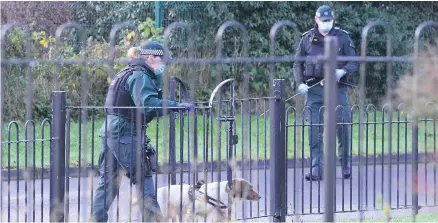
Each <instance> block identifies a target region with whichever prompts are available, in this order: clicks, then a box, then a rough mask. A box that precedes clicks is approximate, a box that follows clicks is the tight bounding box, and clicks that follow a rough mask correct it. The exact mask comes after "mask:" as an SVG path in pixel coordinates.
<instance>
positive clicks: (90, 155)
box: [2, 112, 436, 168]
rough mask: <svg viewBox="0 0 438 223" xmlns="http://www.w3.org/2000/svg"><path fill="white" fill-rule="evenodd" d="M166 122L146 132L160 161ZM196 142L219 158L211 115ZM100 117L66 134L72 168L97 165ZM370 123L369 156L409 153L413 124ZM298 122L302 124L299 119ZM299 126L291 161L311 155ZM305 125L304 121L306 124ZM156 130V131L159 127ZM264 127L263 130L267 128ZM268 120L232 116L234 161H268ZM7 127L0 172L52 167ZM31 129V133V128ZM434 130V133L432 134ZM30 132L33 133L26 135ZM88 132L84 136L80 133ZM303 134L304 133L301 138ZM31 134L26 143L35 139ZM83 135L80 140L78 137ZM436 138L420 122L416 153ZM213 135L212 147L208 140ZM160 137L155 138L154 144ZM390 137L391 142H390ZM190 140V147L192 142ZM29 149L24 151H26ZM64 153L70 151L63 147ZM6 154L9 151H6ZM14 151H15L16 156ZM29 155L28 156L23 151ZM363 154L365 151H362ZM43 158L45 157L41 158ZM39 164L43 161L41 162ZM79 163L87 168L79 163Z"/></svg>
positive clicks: (43, 149) (38, 148) (291, 142)
mask: <svg viewBox="0 0 438 223" xmlns="http://www.w3.org/2000/svg"><path fill="white" fill-rule="evenodd" d="M293 116H294V115H292V114H289V118H288V123H289V125H293V124H294V118H293ZM353 117H354V122H356V124H354V123H353V125H352V130H353V131H352V143H353V144H352V145H353V148H352V149H353V154H358V153H359V151H358V147H359V125H358V124H357V122H358V114H354V115H353ZM189 119H190V122H191V121H192V119H193V117H191V116H190V118H189V117H188V116H184V126H183V128H182V130H183V131H182V134H183V135H182V134H181V133H180V126H181V122H180V121H181V119H180V118H178V119H177V120H176V157H177V161H178V162H179V161H180V160H181V156H182V159H183V160H184V161H187V159H188V155H189V153H190V157H193V153H194V152H193V146H190V148H191V149H190V150H188V149H187V148H188V143H189V136H188V134H189V131H188V127H187V126H188V123H189ZM168 120H169V119H168V118H167V117H164V118H163V119H160V120H159V121H158V122H157V121H155V120H154V121H152V122H151V123H150V126H149V128H148V130H147V131H148V135H149V136H150V137H151V138H152V142H153V144H154V145H155V146H156V147H157V150H158V159H159V161H160V162H166V161H167V160H168V156H169V149H168V148H169V127H168V126H169V124H168V123H169V121H168ZM197 120H198V123H197V140H198V160H199V161H200V162H202V160H203V156H204V150H208V160H209V161H211V160H212V159H214V160H218V159H219V156H218V155H219V152H218V151H219V147H218V145H219V143H218V125H217V121H216V117H214V118H213V131H212V130H211V128H210V129H209V130H208V135H207V128H208V126H210V127H211V125H210V123H209V125H208V126H205V124H206V123H208V122H209V121H210V119H209V117H207V116H201V115H199V116H198V117H197ZM403 120H404V117H402V118H401V121H403ZM103 121H104V120H103V119H97V120H94V122H91V121H88V122H87V123H86V124H85V123H81V128H80V127H79V126H80V124H79V123H78V122H71V123H70V130H69V133H68V134H67V136H68V137H69V140H70V146H69V151H70V165H72V166H76V165H78V162H79V160H83V161H85V162H86V163H89V164H91V160H92V159H93V160H94V165H96V164H97V162H98V158H99V153H100V150H101V142H100V138H99V136H98V134H99V129H100V127H101V126H102V123H103ZM368 121H369V124H368V130H366V125H363V127H364V137H366V135H365V134H366V131H368V137H367V138H368V140H365V141H364V140H361V141H362V142H364V144H363V145H364V148H363V149H364V150H365V149H366V148H368V154H369V155H374V153H375V154H382V153H384V154H387V153H389V151H388V150H389V143H392V153H393V154H397V151H399V152H400V154H404V153H410V152H411V145H412V126H411V124H410V123H407V124H406V123H393V124H392V137H389V124H388V121H389V120H388V114H385V122H386V123H385V125H382V113H381V112H377V113H376V118H375V119H374V115H370V118H369V120H368ZM393 121H394V122H396V121H397V114H396V113H394V115H393ZM300 122H301V121H300ZM296 124H297V126H295V127H294V126H289V127H288V129H287V136H288V138H287V156H288V158H293V157H294V151H297V152H296V153H297V154H296V156H297V157H300V156H301V154H302V153H301V152H302V150H301V148H302V145H304V147H303V148H304V151H303V152H304V156H305V157H308V156H309V155H310V151H309V148H308V139H307V134H308V126H304V127H303V126H299V125H300V124H301V123H296ZM305 124H307V123H305ZM18 126H19V128H18V138H19V140H24V139H26V138H25V126H24V124H23V123H19V125H18ZM157 126H158V128H157ZM265 126H266V128H265ZM269 127H270V120H269V117H266V119H265V118H264V116H261V117H260V116H257V115H253V116H252V117H251V122H249V118H248V117H245V119H244V122H243V123H242V116H241V115H240V114H238V116H237V117H236V131H237V132H236V134H237V135H238V138H239V139H238V144H237V145H236V157H237V159H238V160H239V159H242V157H243V158H244V159H245V160H248V159H250V158H251V159H253V160H256V159H257V158H258V159H264V158H265V156H266V158H267V159H269V154H270V153H269V151H270V148H269V143H270V140H269V138H270V132H269ZM7 128H8V125H5V127H4V129H3V140H4V141H3V153H2V155H3V162H2V166H3V168H5V167H7V166H8V158H9V157H10V166H11V167H12V168H15V167H16V166H17V161H18V166H20V167H23V166H24V165H25V163H26V154H27V163H28V165H29V166H32V165H33V157H34V155H33V153H35V165H36V166H37V167H41V166H42V165H44V166H45V167H47V166H49V164H50V162H49V161H50V142H49V141H41V140H38V141H36V142H35V143H33V142H32V141H30V142H28V143H27V145H26V142H20V143H16V142H13V143H7V141H16V140H17V137H16V134H17V129H16V127H15V125H11V129H10V132H11V138H10V140H8V129H7ZM28 129H29V131H30V130H31V129H32V125H30V126H29V128H28ZM35 129H36V132H35V134H36V139H41V138H42V133H43V132H44V136H45V138H46V139H47V138H48V136H49V135H50V127H49V125H47V124H46V125H45V128H44V129H43V128H42V127H41V121H39V122H36V126H35ZM227 130H228V123H227V122H223V123H222V127H221V135H222V137H221V142H222V143H221V148H220V151H221V160H224V159H225V157H226V135H227V132H226V131H227ZM434 130H435V131H434ZM30 132H31V131H30ZM84 133H86V134H84ZM212 133H213V134H212ZM303 133H304V134H303ZM31 135H32V134H29V136H28V137H27V138H28V139H33V137H32V136H31ZM81 135H82V136H81ZM190 135H191V136H190V137H192V136H193V128H191V130H190ZM435 136H436V128H435V129H434V122H433V121H427V122H425V121H422V122H420V124H419V150H420V152H424V151H426V150H427V152H433V151H434V147H435V141H434V139H435ZM211 137H213V142H214V143H213V144H212V143H211V140H212V138H211ZM157 139H158V140H157ZM389 139H391V140H389ZM206 140H208V145H207V146H204V144H205V141H206ZM192 142H193V141H191V142H190V143H191V144H193V143H192ZM180 144H183V147H182V148H183V149H182V151H183V154H181V153H180V151H181V150H180V148H181V146H180ZM26 147H27V148H26ZM67 149H68V148H67ZM9 150H10V152H9ZM17 150H18V152H17ZM26 151H27V152H26ZM362 152H363V153H365V151H362ZM42 157H44V159H42ZM42 161H43V162H44V163H42ZM81 165H85V163H82V164H81Z"/></svg>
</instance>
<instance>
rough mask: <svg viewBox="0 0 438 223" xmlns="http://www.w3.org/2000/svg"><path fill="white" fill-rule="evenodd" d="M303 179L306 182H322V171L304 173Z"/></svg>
mask: <svg viewBox="0 0 438 223" xmlns="http://www.w3.org/2000/svg"><path fill="white" fill-rule="evenodd" d="M305 178H306V180H307V181H310V180H312V181H320V180H322V171H311V172H310V173H306V175H305Z"/></svg>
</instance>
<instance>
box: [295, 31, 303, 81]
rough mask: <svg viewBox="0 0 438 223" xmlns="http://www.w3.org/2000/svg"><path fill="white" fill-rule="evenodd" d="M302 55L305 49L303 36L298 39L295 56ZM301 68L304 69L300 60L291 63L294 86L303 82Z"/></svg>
mask: <svg viewBox="0 0 438 223" xmlns="http://www.w3.org/2000/svg"><path fill="white" fill-rule="evenodd" d="M304 55H305V50H304V37H303V38H301V40H300V44H299V45H298V48H297V50H296V53H295V57H301V56H304ZM303 70H304V63H303V62H302V61H295V62H294V65H293V71H294V78H295V83H296V86H298V85H300V84H302V83H303V82H304V80H303Z"/></svg>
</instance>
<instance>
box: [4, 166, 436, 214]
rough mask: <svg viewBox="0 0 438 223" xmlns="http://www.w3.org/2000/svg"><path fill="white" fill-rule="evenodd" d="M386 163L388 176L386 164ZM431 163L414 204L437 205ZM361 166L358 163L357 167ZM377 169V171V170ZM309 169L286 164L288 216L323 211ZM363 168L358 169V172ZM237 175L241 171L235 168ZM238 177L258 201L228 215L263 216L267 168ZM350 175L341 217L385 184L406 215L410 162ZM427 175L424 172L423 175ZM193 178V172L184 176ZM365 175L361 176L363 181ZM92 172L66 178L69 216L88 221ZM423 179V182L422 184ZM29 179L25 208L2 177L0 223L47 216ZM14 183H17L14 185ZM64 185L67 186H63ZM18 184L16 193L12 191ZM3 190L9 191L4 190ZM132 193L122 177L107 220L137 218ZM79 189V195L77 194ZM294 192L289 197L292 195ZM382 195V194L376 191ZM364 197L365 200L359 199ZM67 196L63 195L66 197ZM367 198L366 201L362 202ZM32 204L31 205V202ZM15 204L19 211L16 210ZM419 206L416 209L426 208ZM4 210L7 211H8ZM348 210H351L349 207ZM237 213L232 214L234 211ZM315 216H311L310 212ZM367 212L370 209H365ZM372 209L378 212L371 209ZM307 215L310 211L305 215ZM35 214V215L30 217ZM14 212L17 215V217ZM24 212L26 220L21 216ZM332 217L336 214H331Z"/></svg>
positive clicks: (340, 186) (161, 178)
mask: <svg viewBox="0 0 438 223" xmlns="http://www.w3.org/2000/svg"><path fill="white" fill-rule="evenodd" d="M390 167H391V172H390V176H388V174H389V171H388V170H389V168H390ZM434 168H435V167H434V166H427V169H426V168H425V166H424V164H420V169H419V173H420V175H419V178H420V182H422V183H421V184H420V185H419V205H420V206H426V205H428V206H436V205H437V204H438V195H437V191H438V185H437V177H438V174H437V172H436V171H435V170H434ZM362 170H364V168H363V167H362ZM382 170H383V171H382ZM307 171H309V169H308V168H305V169H304V170H303V169H301V168H298V167H297V169H292V168H289V169H288V172H287V175H288V178H287V184H288V187H287V201H288V212H287V213H288V215H293V213H294V210H297V211H296V213H297V214H303V213H304V215H303V216H302V220H304V221H307V220H311V221H315V220H318V219H319V220H322V215H321V213H323V211H324V194H323V193H324V185H323V184H324V181H321V182H320V183H319V184H318V182H315V181H314V182H308V181H305V180H303V177H302V174H303V172H304V174H305V173H306V172H307ZM426 172H427V173H426ZM363 173H364V172H363ZM236 174H237V176H239V177H241V176H242V173H236ZM243 174H244V175H243V177H244V178H245V179H247V180H248V181H250V182H251V183H252V184H253V185H254V188H255V189H256V190H258V191H259V193H260V195H261V196H262V198H261V199H260V200H259V201H258V202H249V201H245V202H243V203H244V204H243V205H236V206H235V207H234V208H233V214H232V219H242V218H257V219H255V220H259V219H261V220H263V219H265V220H263V221H267V220H268V219H266V218H262V217H264V216H268V215H270V213H269V208H270V207H269V204H270V203H269V202H270V199H269V197H270V190H269V186H270V178H269V176H270V174H269V169H268V170H266V172H265V171H264V170H263V169H259V170H251V171H249V170H246V171H245V172H244V173H243ZM202 176H203V173H199V174H198V177H199V179H201V178H202ZM352 176H353V177H352V178H351V180H343V179H342V178H341V173H340V169H339V168H338V169H337V181H336V194H335V196H336V212H346V213H345V214H339V215H342V216H344V217H345V216H347V217H345V219H347V220H348V219H350V220H354V219H358V212H354V211H357V210H358V207H359V200H361V201H362V202H363V209H365V208H366V209H367V210H368V211H373V210H378V209H380V207H381V203H382V200H384V199H389V198H387V197H386V194H387V193H386V192H385V191H388V190H385V186H388V187H389V183H390V184H391V185H390V190H389V191H390V192H391V208H401V209H402V210H400V211H393V212H392V213H398V215H406V216H409V214H410V210H406V209H403V208H409V207H410V206H411V200H412V199H411V198H412V193H411V192H412V189H411V188H412V175H411V166H410V165H409V164H408V165H405V164H403V165H402V164H400V166H399V168H397V165H392V166H389V165H385V166H383V169H382V165H378V166H375V170H374V166H368V174H367V177H366V178H365V176H364V175H363V174H362V178H361V179H359V168H358V167H357V166H354V167H353V175H352ZM426 176H427V177H426ZM188 177H189V175H188V174H184V175H183V181H184V182H188V180H189V179H188ZM190 177H191V181H192V182H193V175H191V176H190ZM207 177H208V181H211V173H210V172H209V173H208V174H207ZM218 177H219V174H218V173H213V179H214V180H215V181H216V180H217V179H218ZM220 177H221V180H226V173H225V172H221V174H220ZM365 179H367V180H365ZM180 181H181V179H180V175H177V183H179V182H180ZM97 182H98V177H89V178H85V177H82V178H70V179H69V185H68V186H69V193H68V202H67V203H68V211H69V214H68V216H66V218H67V217H68V220H69V221H88V218H89V213H90V211H91V202H92V193H94V189H95V187H96V186H97ZM156 182H158V184H157V186H158V187H161V186H166V185H168V175H164V174H160V175H157V176H156ZM426 182H427V184H426ZM33 183H34V182H33V181H29V182H28V184H27V185H28V186H27V187H28V188H27V194H28V196H27V198H28V199H27V204H28V205H27V208H26V205H25V204H26V203H25V202H26V192H25V181H11V182H10V184H9V186H8V182H7V181H3V182H2V206H1V210H2V219H1V221H2V222H6V221H8V220H10V221H14V222H16V221H26V220H27V221H33V220H35V221H37V222H40V221H41V218H42V220H43V221H45V222H46V221H49V202H50V201H49V194H50V190H49V189H50V183H49V180H48V179H44V180H36V181H35V204H34V202H33V191H34V190H33ZM17 184H18V187H17ZM359 185H362V189H359ZM66 186H67V185H66ZM17 188H18V193H17ZM8 191H9V193H8ZM359 192H362V196H363V197H362V199H359ZM131 193H132V195H133V196H135V194H136V190H135V187H132V190H131V188H130V185H129V180H128V178H126V177H125V178H124V179H123V181H122V185H121V188H120V192H119V194H120V196H119V197H118V200H117V198H116V200H115V201H114V203H113V205H112V206H111V210H110V219H109V221H123V222H126V221H138V220H139V219H141V218H140V215H139V213H138V208H137V206H136V205H130V202H129V200H130V198H129V197H130V194H131ZM79 194H80V196H79ZM294 195H295V196H294ZM382 195H383V196H382ZM93 196H94V195H93ZM365 197H366V198H367V199H365ZM66 200H67V198H66ZM366 202H367V203H366ZM33 205H35V206H33ZM19 208H20V209H21V210H19ZM426 209H427V208H423V209H422V210H426ZM8 211H9V214H10V216H8ZM352 211H353V212H354V213H351V212H352ZM236 213H237V214H236ZM314 213H316V214H318V213H319V215H312V214H314ZM369 213H371V212H369ZM376 213H380V214H381V213H382V212H381V211H377V212H376ZM309 214H310V215H309ZM34 215H35V216H34ZM17 216H19V218H17ZM26 216H27V219H25V218H26ZM337 216H338V215H337Z"/></svg>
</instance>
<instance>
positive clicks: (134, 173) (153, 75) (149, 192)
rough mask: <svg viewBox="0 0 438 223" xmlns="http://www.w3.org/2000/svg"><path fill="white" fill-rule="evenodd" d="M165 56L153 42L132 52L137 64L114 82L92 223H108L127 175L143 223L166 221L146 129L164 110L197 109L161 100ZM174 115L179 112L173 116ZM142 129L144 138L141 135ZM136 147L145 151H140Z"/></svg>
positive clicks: (131, 63) (107, 105) (132, 62)
mask: <svg viewBox="0 0 438 223" xmlns="http://www.w3.org/2000/svg"><path fill="white" fill-rule="evenodd" d="M164 50H165V49H164V47H163V45H162V44H160V43H158V42H153V41H151V42H147V43H145V44H143V45H141V46H140V47H138V48H131V49H130V50H129V52H128V56H129V57H130V58H132V59H131V60H130V61H129V63H128V65H127V66H126V67H125V68H124V69H123V70H121V71H120V72H119V73H118V74H117V75H116V76H115V78H114V79H113V80H112V82H111V85H110V87H109V90H108V94H107V97H106V101H105V108H106V109H105V113H106V118H107V119H106V121H105V122H104V123H103V125H102V127H101V129H100V136H101V141H102V151H101V153H100V156H99V173H100V181H99V185H98V187H97V189H96V195H95V197H94V204H93V213H92V215H93V216H92V219H91V220H93V221H98V222H106V221H108V210H109V208H110V206H111V204H112V202H113V201H114V198H115V196H116V195H117V192H118V190H119V187H120V182H121V177H120V175H119V174H120V172H124V173H126V176H127V177H129V178H130V180H131V182H132V183H133V184H135V186H136V189H137V196H139V197H138V199H137V200H138V204H139V207H140V210H141V213H142V218H143V221H155V222H156V221H161V214H160V212H161V211H160V207H159V205H158V202H157V200H156V195H155V186H154V182H153V178H152V172H155V168H156V167H155V166H154V165H155V149H154V148H153V147H152V145H151V143H150V140H149V137H148V136H147V135H146V131H145V128H146V127H145V126H146V125H147V124H148V123H149V122H150V121H152V119H153V118H154V117H159V116H162V115H164V113H163V109H162V108H157V107H162V106H164V105H166V106H167V107H180V108H181V107H182V108H184V109H186V110H193V109H195V107H194V105H192V104H187V103H177V102H175V101H166V100H163V99H162V98H161V89H160V86H161V84H162V83H161V82H162V77H161V76H162V72H163V70H164V68H165V64H164V63H163V55H164ZM122 107H123V108H122ZM127 107H133V108H127ZM134 107H137V108H141V113H139V114H140V119H141V123H138V122H137V119H136V118H137V117H136V116H137V114H136V108H134ZM153 107H155V108H153ZM174 109H177V108H173V109H168V111H169V112H170V111H172V110H174ZM138 125H141V130H142V131H141V135H138V134H137V131H136V126H138ZM139 141H140V142H139ZM137 143H138V144H137ZM137 145H141V146H140V148H139V147H138V146H137ZM119 171H120V172H119Z"/></svg>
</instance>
